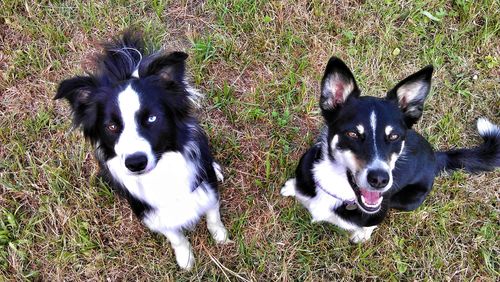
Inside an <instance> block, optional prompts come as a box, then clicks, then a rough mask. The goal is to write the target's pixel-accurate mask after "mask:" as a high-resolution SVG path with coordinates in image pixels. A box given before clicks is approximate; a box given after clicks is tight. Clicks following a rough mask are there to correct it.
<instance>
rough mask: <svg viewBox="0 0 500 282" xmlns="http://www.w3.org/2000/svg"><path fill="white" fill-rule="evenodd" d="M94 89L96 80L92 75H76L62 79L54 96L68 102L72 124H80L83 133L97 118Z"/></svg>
mask: <svg viewBox="0 0 500 282" xmlns="http://www.w3.org/2000/svg"><path fill="white" fill-rule="evenodd" d="M96 89H97V82H96V81H95V79H94V78H93V77H90V76H76V77H73V78H70V79H66V80H64V81H62V82H61V83H60V84H59V87H58V88H57V93H56V96H55V97H54V99H55V100H57V99H61V98H64V99H66V100H67V101H68V102H69V104H70V105H71V109H72V110H73V124H74V126H75V127H77V126H79V125H82V126H83V129H84V132H85V133H87V132H89V130H90V129H91V128H92V127H94V126H95V121H96V119H97V113H96V105H95V103H94V98H95V97H94V96H95V91H96Z"/></svg>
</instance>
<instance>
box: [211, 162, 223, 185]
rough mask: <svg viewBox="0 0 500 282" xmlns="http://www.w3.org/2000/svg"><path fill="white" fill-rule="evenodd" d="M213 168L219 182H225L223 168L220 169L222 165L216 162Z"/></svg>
mask: <svg viewBox="0 0 500 282" xmlns="http://www.w3.org/2000/svg"><path fill="white" fill-rule="evenodd" d="M212 166H213V167H214V170H215V175H216V176H217V180H218V181H219V182H223V181H224V175H222V168H221V167H220V165H219V164H218V163H216V162H213V163H212Z"/></svg>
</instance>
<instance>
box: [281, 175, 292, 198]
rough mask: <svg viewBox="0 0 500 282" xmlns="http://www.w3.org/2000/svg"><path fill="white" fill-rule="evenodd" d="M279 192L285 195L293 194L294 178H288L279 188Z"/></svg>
mask: <svg viewBox="0 0 500 282" xmlns="http://www.w3.org/2000/svg"><path fill="white" fill-rule="evenodd" d="M280 193H281V195H282V196H285V197H291V196H295V178H291V179H288V181H287V182H286V183H285V186H283V188H281V191H280Z"/></svg>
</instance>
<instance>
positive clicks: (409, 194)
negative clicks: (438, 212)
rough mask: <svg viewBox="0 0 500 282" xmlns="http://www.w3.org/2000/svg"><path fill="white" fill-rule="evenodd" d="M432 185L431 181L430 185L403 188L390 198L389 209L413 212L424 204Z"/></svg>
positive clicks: (412, 185) (411, 185)
mask: <svg viewBox="0 0 500 282" xmlns="http://www.w3.org/2000/svg"><path fill="white" fill-rule="evenodd" d="M432 184H433V181H432V182H431V183H416V184H410V185H407V186H405V187H404V188H403V189H401V190H399V191H398V192H396V193H395V194H394V195H392V196H391V199H390V207H391V208H394V209H397V210H403V211H412V210H415V209H416V208H418V207H419V206H420V205H421V204H422V203H423V202H424V200H425V198H426V197H427V195H428V194H429V192H430V191H431V189H432Z"/></svg>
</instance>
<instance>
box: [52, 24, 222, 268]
mask: <svg viewBox="0 0 500 282" xmlns="http://www.w3.org/2000/svg"><path fill="white" fill-rule="evenodd" d="M143 52H144V48H143V43H142V39H141V38H140V37H138V36H137V35H134V34H132V33H126V34H125V35H124V36H123V38H121V39H119V40H115V41H113V42H112V43H110V44H107V45H106V48H105V50H104V54H103V55H102V56H101V57H99V58H98V60H97V63H98V65H99V66H98V70H97V71H96V72H95V73H94V74H91V75H88V76H77V77H74V78H71V79H67V80H65V81H63V82H61V84H60V85H59V88H58V91H57V95H56V97H55V98H56V99H59V98H65V99H67V100H68V101H69V102H70V105H71V107H72V109H73V121H74V124H75V126H80V127H81V128H82V130H83V133H84V135H85V137H86V138H87V139H89V140H90V141H91V143H92V144H93V145H94V147H95V155H96V158H97V160H98V161H99V167H100V174H101V176H102V177H103V178H104V180H106V181H107V182H108V183H109V184H110V186H111V187H113V188H114V189H115V190H116V191H118V192H119V194H120V195H122V196H124V197H125V198H126V199H127V200H128V202H129V204H130V206H131V208H132V210H133V211H134V213H135V214H136V215H137V216H138V217H139V218H140V219H141V220H142V222H143V223H144V224H145V225H146V226H148V227H149V228H150V229H151V230H153V231H155V232H160V233H162V234H164V235H165V236H166V237H167V238H168V240H169V241H170V243H171V245H172V247H173V249H174V252H175V256H176V260H177V263H178V265H179V266H180V267H182V268H184V269H190V268H191V267H192V266H193V264H194V261H195V260H194V255H193V253H192V250H191V245H190V244H189V241H188V240H187V238H186V237H185V236H184V234H183V229H186V228H190V227H192V226H193V225H194V224H196V222H198V221H199V219H200V218H201V217H202V216H204V215H206V219H207V228H208V230H209V232H210V234H211V235H212V237H213V238H214V240H215V241H216V242H218V243H223V242H227V241H228V233H227V230H226V228H225V227H224V225H223V224H222V221H221V219H220V213H219V194H218V190H217V180H218V179H219V180H222V179H223V176H222V170H221V168H220V166H219V165H218V164H217V163H216V162H215V161H214V160H213V158H212V155H211V153H210V148H209V145H208V140H207V137H206V135H205V133H204V132H203V130H202V128H201V127H200V125H199V124H198V122H197V120H196V119H195V117H194V116H193V113H192V111H193V109H194V108H195V107H196V106H197V105H198V104H197V100H198V99H199V97H200V94H199V93H198V92H197V91H196V90H195V89H194V88H192V87H191V86H190V85H189V84H188V83H187V82H186V80H185V77H184V72H185V60H186V58H187V54H185V53H182V52H173V53H170V54H161V53H155V54H153V55H149V56H143Z"/></svg>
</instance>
